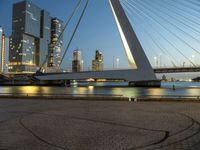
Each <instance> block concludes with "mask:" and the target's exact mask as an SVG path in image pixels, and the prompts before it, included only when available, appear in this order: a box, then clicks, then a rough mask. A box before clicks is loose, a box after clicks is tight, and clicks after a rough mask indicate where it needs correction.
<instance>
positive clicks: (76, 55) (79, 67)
mask: <svg viewBox="0 0 200 150" xmlns="http://www.w3.org/2000/svg"><path fill="white" fill-rule="evenodd" d="M72 71H73V72H80V71H83V60H82V58H81V51H80V50H79V49H76V50H74V52H73V60H72Z"/></svg>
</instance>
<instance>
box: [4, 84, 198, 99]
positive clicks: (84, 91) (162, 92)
mask: <svg viewBox="0 0 200 150" xmlns="http://www.w3.org/2000/svg"><path fill="white" fill-rule="evenodd" d="M116 84H117V83H113V84H112V83H107V82H101V84H98V83H97V84H96V85H95V83H93V84H91V83H85V84H83V83H82V85H79V86H78V87H64V86H59V87H57V86H2V87H0V93H1V94H6V93H7V94H12V93H13V94H30V95H31V94H35V95H45V94H51V95H65V94H66V95H74V96H78V95H81V96H84V95H85V96H88V95H110V96H117V95H121V96H125V97H142V96H183V97H184V96H200V83H197V82H164V83H162V87H161V88H139V87H128V86H127V84H125V83H123V84H122V83H120V84H119V83H118V86H116ZM173 85H175V87H176V90H173V88H172V87H173Z"/></svg>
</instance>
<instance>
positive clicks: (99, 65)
mask: <svg viewBox="0 0 200 150" xmlns="http://www.w3.org/2000/svg"><path fill="white" fill-rule="evenodd" d="M102 70H103V54H102V53H101V52H100V51H99V50H96V53H95V59H94V60H92V71H102Z"/></svg>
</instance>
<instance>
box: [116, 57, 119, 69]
mask: <svg viewBox="0 0 200 150" xmlns="http://www.w3.org/2000/svg"><path fill="white" fill-rule="evenodd" d="M116 62H117V69H119V58H117V59H116Z"/></svg>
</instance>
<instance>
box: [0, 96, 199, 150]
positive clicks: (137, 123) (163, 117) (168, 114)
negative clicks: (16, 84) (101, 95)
mask: <svg viewBox="0 0 200 150" xmlns="http://www.w3.org/2000/svg"><path fill="white" fill-rule="evenodd" d="M135 149H144V150H146V149H147V150H151V149H152V150H154V149H162V150H198V149H200V103H198V102H125V101H79V100H76V101H70V100H26V99H24V100H19V99H17V100H12V99H1V100H0V150H135Z"/></svg>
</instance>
